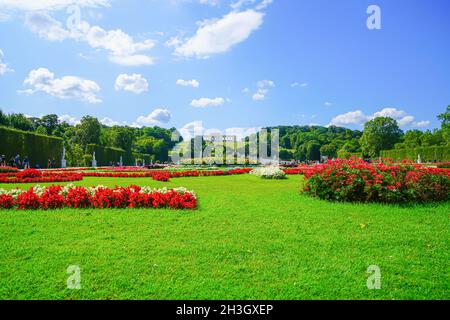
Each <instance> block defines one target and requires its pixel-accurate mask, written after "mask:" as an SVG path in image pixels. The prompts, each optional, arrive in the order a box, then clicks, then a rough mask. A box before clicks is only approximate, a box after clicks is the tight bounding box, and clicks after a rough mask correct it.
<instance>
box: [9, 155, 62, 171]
mask: <svg viewBox="0 0 450 320" xmlns="http://www.w3.org/2000/svg"><path fill="white" fill-rule="evenodd" d="M0 166H2V167H6V166H9V167H15V168H18V169H29V168H30V167H31V165H30V159H29V158H28V156H25V157H24V158H23V160H22V159H21V157H20V155H19V154H18V155H16V156H15V157H11V158H10V159H9V161H8V160H7V159H6V156H5V155H4V154H3V155H2V156H1V158H0ZM35 168H36V169H39V168H40V166H39V164H36V166H35ZM47 168H49V169H50V168H56V159H55V158H53V159H48V161H47Z"/></svg>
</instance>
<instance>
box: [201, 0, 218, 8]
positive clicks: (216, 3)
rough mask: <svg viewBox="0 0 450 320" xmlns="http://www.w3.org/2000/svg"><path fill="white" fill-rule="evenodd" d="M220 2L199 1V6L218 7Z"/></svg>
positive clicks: (215, 0) (214, 0)
mask: <svg viewBox="0 0 450 320" xmlns="http://www.w3.org/2000/svg"><path fill="white" fill-rule="evenodd" d="M219 3H220V0H200V4H207V5H209V6H213V7H214V6H218V5H219Z"/></svg>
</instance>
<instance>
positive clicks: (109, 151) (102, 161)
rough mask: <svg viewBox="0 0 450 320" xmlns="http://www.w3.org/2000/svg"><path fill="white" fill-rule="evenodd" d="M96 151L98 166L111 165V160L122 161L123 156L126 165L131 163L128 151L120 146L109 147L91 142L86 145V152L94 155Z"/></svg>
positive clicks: (114, 161)
mask: <svg viewBox="0 0 450 320" xmlns="http://www.w3.org/2000/svg"><path fill="white" fill-rule="evenodd" d="M94 151H95V159H96V160H97V166H99V167H104V166H109V164H110V163H109V162H110V161H112V162H113V163H117V162H119V161H120V157H121V156H122V161H123V163H124V165H131V164H132V163H130V162H131V161H130V159H129V158H130V157H129V156H127V152H126V151H125V150H123V149H119V148H108V147H102V146H99V145H96V144H89V145H87V147H86V154H87V155H89V156H91V157H92V154H93V153H94Z"/></svg>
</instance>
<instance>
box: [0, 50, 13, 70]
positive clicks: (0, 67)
mask: <svg viewBox="0 0 450 320" xmlns="http://www.w3.org/2000/svg"><path fill="white" fill-rule="evenodd" d="M3 57H4V54H3V51H2V50H1V49H0V76H2V75H4V74H5V73H7V72H13V71H14V70H13V69H11V68H10V67H8V64H6V63H5V62H3Z"/></svg>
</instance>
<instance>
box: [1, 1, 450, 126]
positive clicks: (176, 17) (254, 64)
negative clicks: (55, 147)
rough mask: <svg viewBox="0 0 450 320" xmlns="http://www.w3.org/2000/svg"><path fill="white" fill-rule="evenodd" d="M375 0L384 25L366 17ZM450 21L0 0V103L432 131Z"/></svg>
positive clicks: (418, 13)
mask: <svg viewBox="0 0 450 320" xmlns="http://www.w3.org/2000/svg"><path fill="white" fill-rule="evenodd" d="M73 4H76V5H77V7H76V8H78V9H79V11H80V14H81V16H80V18H81V19H80V20H79V21H78V20H77V19H73V17H74V15H73V13H74V12H75V11H76V10H75V11H74V10H72V9H74V8H73V7H70V8H71V10H69V11H70V12H69V13H68V12H67V8H68V7H69V6H70V5H73ZM373 4H375V5H377V6H378V7H379V8H380V10H381V29H380V30H369V29H368V28H367V25H366V20H367V19H368V17H369V14H368V13H367V12H366V11H367V8H368V6H369V5H373ZM449 17H450V2H449V1H447V0H432V1H425V0H423V1H419V0H416V1H414V0H396V1H392V0H371V1H365V0H339V1H338V0H298V1H292V0H273V1H269V0H241V1H239V0H231V1H230V0H171V1H170V0H131V1H130V0H127V1H122V0H78V1H76V0H34V1H26V0H0V50H1V52H0V108H2V109H3V111H6V112H22V113H25V114H27V115H33V116H39V115H42V114H48V113H56V114H58V115H59V116H61V117H62V118H63V119H66V120H67V121H71V122H76V121H77V120H79V119H80V118H81V117H82V116H83V115H86V114H90V115H94V116H96V117H98V118H99V119H101V120H102V121H103V122H104V123H106V124H114V123H120V124H122V123H127V124H129V125H140V126H142V125H161V126H164V127H177V128H183V127H186V125H187V127H189V124H190V123H192V122H195V121H202V122H203V126H204V127H205V128H217V129H220V130H224V129H226V128H257V127H262V126H269V125H309V124H319V125H328V124H336V125H341V126H346V127H350V128H358V129H361V128H362V124H363V123H364V122H365V121H367V120H368V119H370V118H371V117H373V116H376V115H389V116H393V117H394V118H396V119H397V120H398V121H399V122H400V124H401V125H402V128H403V129H405V130H406V129H412V128H419V129H432V128H436V127H438V126H439V123H438V121H437V119H436V115H437V114H438V113H440V112H442V111H444V109H445V107H446V106H447V105H448V104H450V72H449V71H450V59H449V58H448V56H449V52H450V41H449V40H450V37H449V35H450V19H449ZM67 22H69V23H67ZM235 130H238V129H235ZM240 130H243V129H240Z"/></svg>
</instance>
